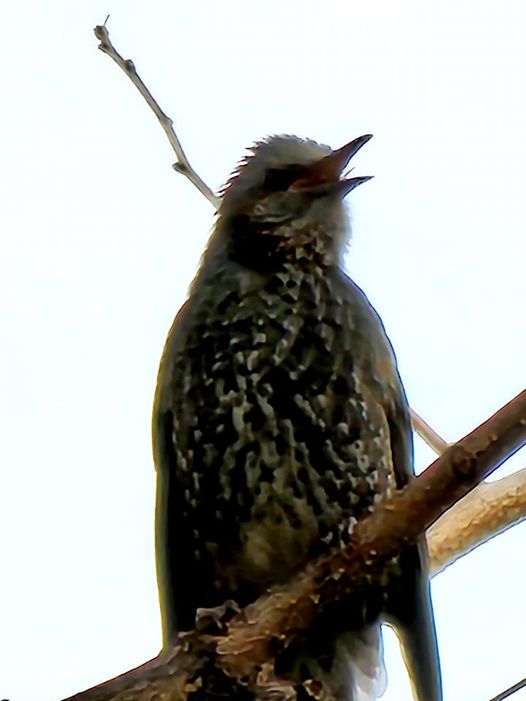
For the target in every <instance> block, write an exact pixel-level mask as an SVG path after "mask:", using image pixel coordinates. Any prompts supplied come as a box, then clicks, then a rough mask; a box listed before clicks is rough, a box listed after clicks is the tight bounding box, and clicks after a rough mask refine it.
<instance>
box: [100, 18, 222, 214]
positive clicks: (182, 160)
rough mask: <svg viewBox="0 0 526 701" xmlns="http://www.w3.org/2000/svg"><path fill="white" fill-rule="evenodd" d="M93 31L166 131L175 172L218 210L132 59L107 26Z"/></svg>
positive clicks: (103, 50)
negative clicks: (123, 53) (120, 50)
mask: <svg viewBox="0 0 526 701" xmlns="http://www.w3.org/2000/svg"><path fill="white" fill-rule="evenodd" d="M107 19H108V18H106V20H107ZM93 31H94V32H95V36H96V37H97V39H98V40H99V41H100V44H99V46H98V48H99V49H100V50H101V51H102V52H103V53H105V54H107V55H108V56H109V57H110V58H112V59H113V60H114V61H115V63H116V64H117V65H118V66H119V67H120V68H122V70H123V71H124V72H125V73H126V75H127V76H128V78H129V79H130V80H131V82H132V83H133V84H134V85H135V87H136V88H137V90H138V91H139V92H140V93H141V95H142V96H143V97H144V99H145V100H146V102H147V104H148V106H149V107H150V109H151V110H152V112H153V113H154V114H155V116H156V117H157V119H158V120H159V123H160V124H161V126H162V128H163V129H164V133H165V134H166V136H167V137H168V141H169V142H170V145H171V147H172V148H173V150H174V153H175V156H176V158H177V161H176V162H175V163H174V164H173V168H174V170H176V171H177V172H178V173H181V174H182V175H184V176H186V177H187V178H188V180H190V182H191V183H192V184H193V185H195V187H196V188H197V189H198V190H199V192H200V193H201V194H203V195H204V196H205V197H206V199H207V200H208V201H209V202H210V204H211V205H212V206H213V207H214V208H215V209H217V208H218V207H219V203H220V201H221V199H220V198H219V197H218V196H217V195H215V194H214V193H213V192H212V190H211V189H210V188H209V187H208V185H207V184H206V183H205V181H204V180H203V179H202V178H201V177H200V176H199V175H198V174H197V173H196V172H195V170H194V169H193V168H192V166H191V165H190V163H189V161H188V158H187V157H186V154H185V152H184V150H183V147H182V145H181V142H180V141H179V138H178V136H177V134H176V133H175V131H174V128H173V121H172V119H171V118H170V117H168V115H166V114H165V113H164V112H163V110H162V109H161V108H160V106H159V104H158V102H157V101H156V99H155V98H154V97H153V95H152V94H151V92H150V91H149V90H148V88H147V87H146V85H145V84H144V83H143V81H142V79H141V78H140V77H139V74H138V73H137V71H136V69H135V65H134V63H133V61H131V60H130V59H124V58H123V57H122V56H121V55H120V54H119V53H118V51H116V49H115V47H114V46H113V44H112V43H111V41H110V35H109V32H108V30H107V28H106V25H105V24H104V25H98V26H96V27H95V29H94V30H93Z"/></svg>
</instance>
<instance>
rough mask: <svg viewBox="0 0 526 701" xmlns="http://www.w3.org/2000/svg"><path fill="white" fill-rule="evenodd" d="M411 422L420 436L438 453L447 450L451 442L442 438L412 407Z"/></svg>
mask: <svg viewBox="0 0 526 701" xmlns="http://www.w3.org/2000/svg"><path fill="white" fill-rule="evenodd" d="M411 423H412V425H413V430H414V431H416V433H418V435H419V436H420V438H422V439H423V440H424V441H425V442H426V443H427V445H428V446H429V447H430V448H431V449H432V450H434V451H435V453H437V455H440V454H441V453H443V452H444V451H445V450H447V448H448V446H449V443H446V441H445V440H444V439H443V438H441V437H440V436H439V435H438V433H437V432H436V431H435V430H434V429H433V428H431V426H430V425H429V424H428V423H427V421H424V419H423V418H422V417H421V416H420V415H419V414H417V413H416V411H415V410H414V409H411Z"/></svg>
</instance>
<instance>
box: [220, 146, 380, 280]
mask: <svg viewBox="0 0 526 701" xmlns="http://www.w3.org/2000/svg"><path fill="white" fill-rule="evenodd" d="M370 138H371V135H370V134H366V135H364V136H360V137H358V138H357V139H354V140H353V141H351V142H349V143H348V144H346V145H345V146H342V147H341V148H339V149H337V150H334V151H333V150H332V149H331V148H329V147H328V146H325V145H322V144H318V143H316V142H314V141H308V140H302V139H299V138H298V137H295V136H272V137H269V138H268V139H266V140H265V141H261V142H259V143H257V144H256V145H255V146H254V147H253V149H252V150H251V153H250V154H249V155H248V156H247V157H246V158H245V159H244V160H243V161H242V162H241V163H240V164H239V166H238V167H237V169H236V170H235V172H234V174H233V175H232V177H231V178H230V180H229V181H228V183H227V184H226V186H225V188H224V190H223V197H222V202H221V206H220V208H219V219H218V222H217V225H216V230H215V234H216V236H217V237H219V238H220V239H221V240H222V243H223V245H226V246H227V250H228V252H229V255H230V256H231V257H233V258H237V259H238V260H239V262H241V263H244V264H246V265H248V266H249V267H255V268H260V269H262V270H263V269H266V268H268V269H273V268H274V267H276V265H280V264H281V263H282V262H284V261H285V260H290V259H293V260H296V261H297V260H308V259H313V258H315V259H316V260H318V262H325V263H329V264H331V263H334V262H336V261H339V259H340V258H341V254H342V251H343V250H344V248H345V244H346V242H347V238H348V226H347V221H346V216H345V212H344V209H343V198H344V197H345V196H346V195H347V194H348V193H349V192H351V190H354V188H355V187H357V186H358V185H361V184H362V183H364V182H366V181H367V180H369V179H370V177H348V175H346V174H345V171H346V169H347V166H348V164H349V161H350V160H351V158H352V157H353V156H354V155H355V154H356V153H357V151H358V150H359V149H360V148H361V147H362V146H363V145H364V144H365V143H367V141H369V139H370Z"/></svg>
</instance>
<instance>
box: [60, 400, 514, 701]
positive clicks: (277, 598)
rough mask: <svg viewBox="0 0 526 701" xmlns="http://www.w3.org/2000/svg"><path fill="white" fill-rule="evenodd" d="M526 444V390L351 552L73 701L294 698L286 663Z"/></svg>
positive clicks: (368, 527) (217, 618) (407, 492)
mask: <svg viewBox="0 0 526 701" xmlns="http://www.w3.org/2000/svg"><path fill="white" fill-rule="evenodd" d="M524 444H526V390H525V391H524V392H522V393H521V394H519V395H518V396H517V397H515V399H513V400H512V401H511V402H509V403H508V404H506V405H505V406H504V407H502V409H500V410H499V411H498V412H497V413H496V414H494V415H493V416H492V417H491V418H490V419H488V420H487V421H486V422H484V423H483V424H481V425H480V426H479V427H478V428H476V429H475V430H474V431H472V432H471V433H470V434H468V435H467V436H466V437H465V438H463V439H462V440H461V441H459V442H458V443H456V444H454V445H452V446H450V447H449V448H448V449H447V450H446V451H445V452H444V453H443V454H442V455H441V456H440V457H439V458H438V459H437V460H435V462H434V463H433V464H432V465H431V466H430V467H428V468H427V470H425V471H424V472H423V473H422V474H421V475H420V476H419V477H417V478H415V479H414V480H412V481H411V482H410V484H409V485H408V486H407V487H405V488H404V489H403V490H401V491H399V492H397V493H396V494H395V495H394V496H393V497H392V498H391V499H389V500H386V501H385V502H383V503H381V504H378V505H377V506H376V507H375V509H374V512H373V513H372V514H371V515H370V516H368V517H367V518H365V519H363V520H362V521H360V522H358V523H357V524H356V526H355V529H354V531H353V536H352V542H351V543H350V545H349V546H348V547H347V548H345V549H343V550H336V551H333V552H331V553H330V554H329V555H326V556H323V557H320V558H318V559H317V560H316V561H314V562H313V563H311V564H309V565H308V566H307V567H306V568H305V570H304V571H303V572H301V573H300V574H299V575H298V576H297V577H296V578H295V579H293V580H292V581H291V582H289V583H288V584H287V585H286V586H283V587H279V588H275V589H273V590H272V591H271V592H270V593H268V594H265V595H264V596H262V597H260V598H259V599H258V600H257V601H256V602H255V603H253V604H251V605H249V606H247V607H246V608H245V609H244V610H243V611H241V612H240V613H237V614H234V616H233V617H232V609H228V608H225V611H223V612H216V613H215V615H210V616H209V620H206V617H204V618H203V619H202V620H201V622H200V624H198V628H197V629H196V630H195V631H192V632H190V633H185V634H182V635H180V636H179V640H178V643H177V644H176V646H175V647H174V648H173V649H172V650H170V651H169V652H168V653H163V654H162V655H160V656H159V657H158V658H156V659H155V660H151V661H150V662H148V663H146V664H145V665H142V666H141V667H139V668H137V669H136V670H132V671H131V672H128V673H126V674H124V675H122V676H120V677H117V678H116V679H114V680H112V681H110V682H106V683H105V684H102V685H99V686H98V687H95V688H93V689H91V690H88V691H86V692H84V693H82V694H77V695H76V696H73V697H71V698H70V699H69V700H68V701H73V700H74V701H110V700H111V701H125V700H126V701H147V700H148V701H151V700H152V699H153V698H155V699H156V701H165V700H166V701H168V700H170V701H187V700H188V699H189V698H190V697H191V699H192V701H204V700H205V699H206V700H208V699H211V698H212V697H215V698H217V697H220V698H221V697H222V698H225V699H226V698H227V697H228V698H230V699H231V698H236V699H240V700H241V701H249V700H250V699H263V698H265V699H267V700H268V698H269V694H270V695H271V696H272V697H273V698H274V699H276V700H277V701H286V700H287V701H288V700H290V699H294V698H295V696H296V690H297V688H298V687H297V686H294V684H293V682H290V681H286V680H278V679H276V678H275V676H274V672H273V670H274V660H275V658H276V655H278V654H279V653H281V652H282V651H283V650H284V649H285V648H286V647H288V646H289V645H291V644H292V643H293V642H294V641H296V640H298V639H299V638H301V635H302V634H303V633H304V632H305V631H306V630H308V629H309V628H310V627H311V626H312V625H313V624H314V623H318V622H319V621H320V620H322V619H323V617H324V616H327V615H328V614H330V611H331V610H333V607H334V605H335V603H337V602H340V603H345V604H347V603H349V605H351V606H352V602H353V596H354V595H356V594H359V593H360V592H363V590H364V589H365V588H367V589H370V588H371V587H374V586H376V585H377V584H378V583H379V582H380V580H381V577H382V572H383V571H384V569H385V567H386V563H387V562H388V561H389V560H390V559H391V558H393V557H394V556H396V555H397V554H398V553H399V552H400V551H401V550H402V549H403V548H404V547H406V546H407V545H409V544H410V543H412V542H414V541H415V540H416V539H417V538H418V537H419V536H420V535H421V534H422V533H424V532H425V530H426V529H427V528H428V527H429V526H430V525H431V524H432V523H434V522H435V521H436V520H437V519H438V518H439V517H440V516H441V515H442V514H443V513H444V512H445V511H446V510H447V509H448V508H449V507H450V506H451V505H452V504H453V503H455V502H456V501H457V500H458V499H460V498H461V497H462V496H464V495H465V494H466V493H467V492H469V491H470V490H471V489H472V488H473V486H474V485H475V484H476V483H477V482H478V481H480V480H482V479H483V478H484V477H486V476H487V475H488V474H490V473H491V472H493V470H495V469H496V468H497V467H498V466H499V465H500V464H502V462H504V461H505V460H506V459H507V458H508V457H510V456H511V455H512V454H513V453H514V452H516V451H517V450H518V449H519V448H521V447H522V446H523V445H524ZM239 679H243V681H242V682H240V681H238V680H239ZM309 692H310V695H311V696H313V697H318V698H319V693H320V689H319V685H317V683H316V682H312V683H311V685H310V686H308V688H307V693H309Z"/></svg>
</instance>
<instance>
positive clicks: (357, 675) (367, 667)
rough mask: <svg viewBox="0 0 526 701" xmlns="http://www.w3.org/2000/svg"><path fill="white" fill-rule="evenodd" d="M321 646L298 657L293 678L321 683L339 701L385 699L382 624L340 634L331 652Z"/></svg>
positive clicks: (293, 668)
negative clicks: (383, 697) (383, 696)
mask: <svg viewBox="0 0 526 701" xmlns="http://www.w3.org/2000/svg"><path fill="white" fill-rule="evenodd" d="M319 642H320V641H319ZM319 642H318V645H314V647H315V648H316V647H317V648H318V650H317V652H315V651H314V649H313V647H312V646H309V649H308V651H307V649H304V650H303V651H302V652H300V653H299V654H295V655H294V659H293V662H292V669H290V668H289V673H290V672H292V676H293V677H295V678H298V679H302V680H303V681H305V680H306V679H309V678H311V679H315V680H317V681H318V682H321V683H322V685H323V687H324V688H325V690H326V691H327V692H328V696H329V697H330V698H333V699H337V701H376V699H378V698H379V697H380V696H382V694H383V693H384V691H385V687H386V681H387V675H386V671H385V666H384V659H383V643H382V632H381V628H380V624H379V623H375V624H371V625H367V626H366V627H364V628H361V629H359V630H355V631H352V632H346V633H340V634H338V636H337V638H336V639H335V640H334V641H333V643H332V645H330V649H328V648H327V646H325V645H323V644H322V645H320V644H319ZM311 644H312V641H311ZM322 650H323V652H322ZM296 652H298V651H296ZM286 666H288V665H286Z"/></svg>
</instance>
